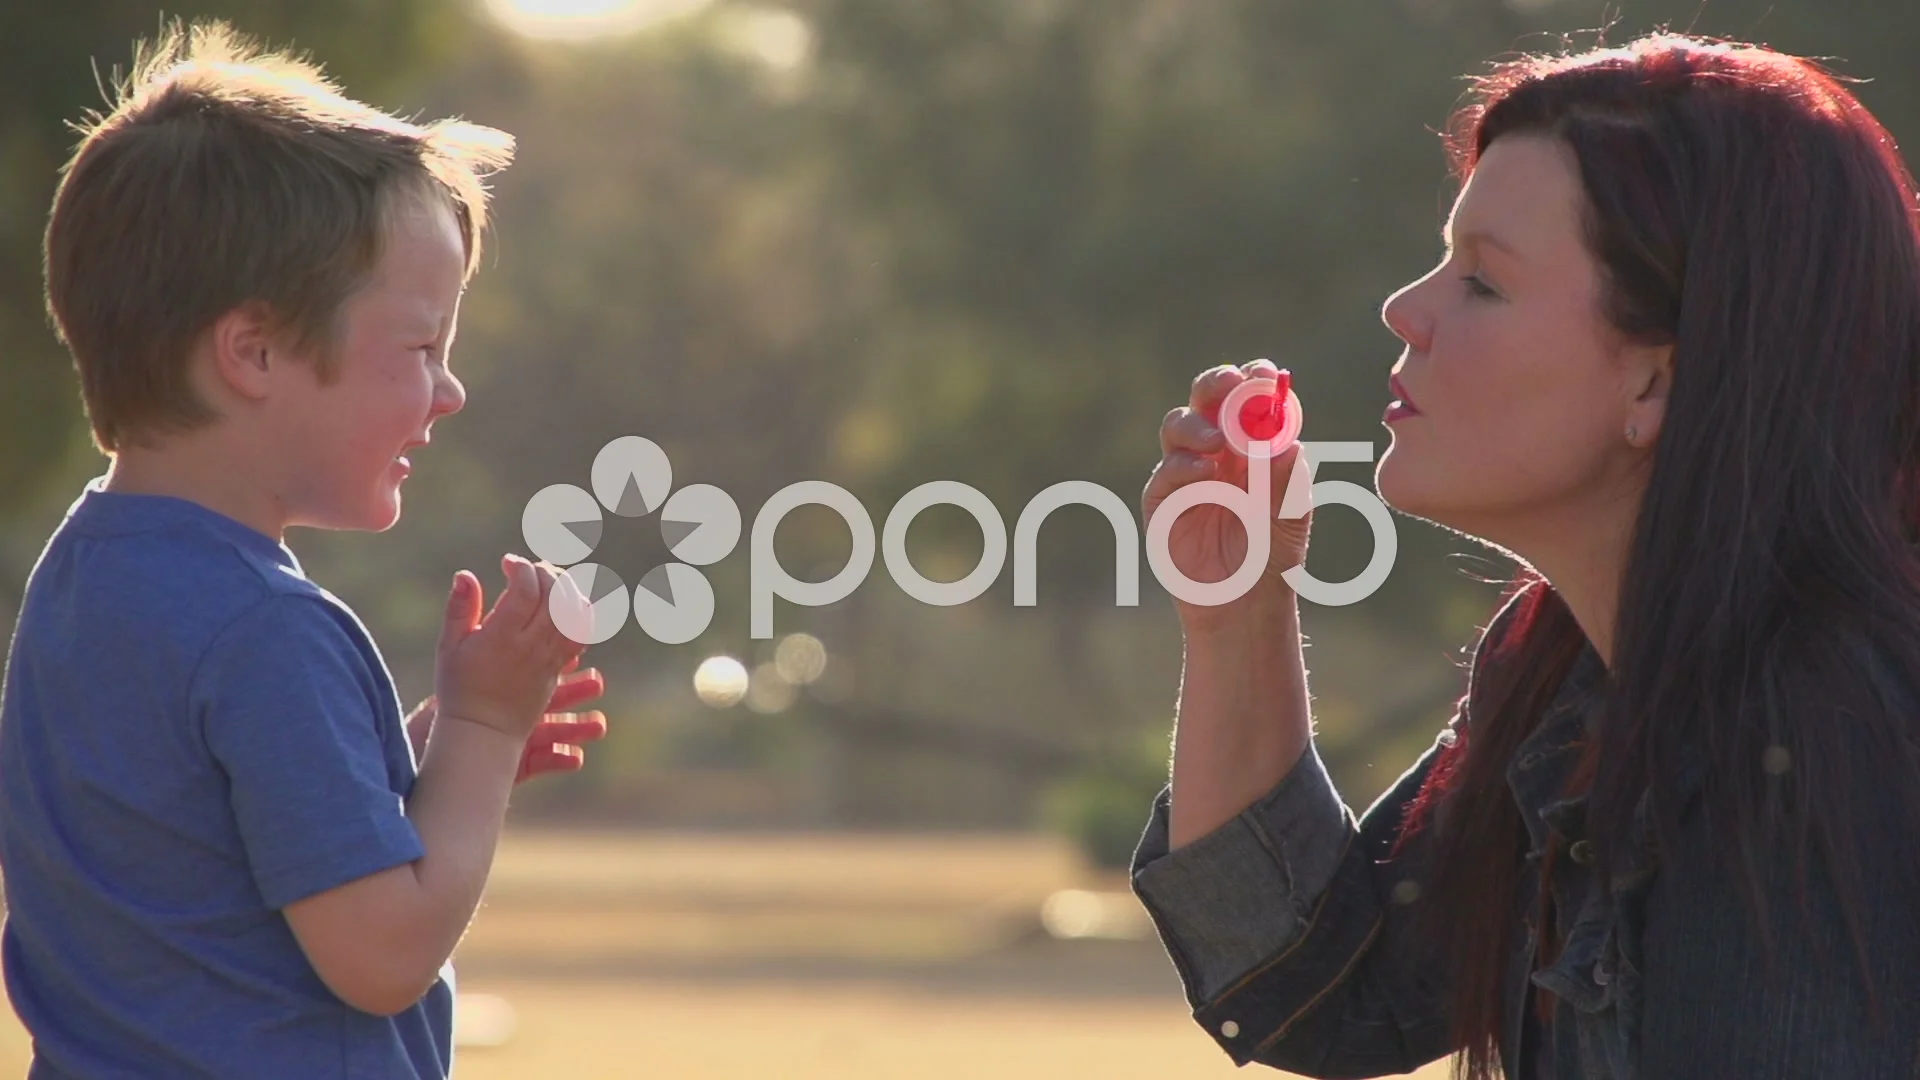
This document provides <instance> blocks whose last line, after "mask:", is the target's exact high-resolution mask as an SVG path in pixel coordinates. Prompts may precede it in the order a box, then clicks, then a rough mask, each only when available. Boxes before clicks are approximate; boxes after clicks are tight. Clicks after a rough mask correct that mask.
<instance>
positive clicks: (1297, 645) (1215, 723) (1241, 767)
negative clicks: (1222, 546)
mask: <svg viewBox="0 0 1920 1080" xmlns="http://www.w3.org/2000/svg"><path fill="white" fill-rule="evenodd" d="M1245 599H1246V600H1247V601H1254V600H1255V598H1254V597H1252V596H1249V597H1247V598H1245ZM1311 738H1312V710H1311V707H1310V705H1309V703H1308V699H1307V671H1306V661H1305V658H1304V656H1303V655H1302V653H1301V641H1300V607H1299V601H1298V598H1297V597H1296V596H1295V595H1294V594H1293V593H1292V592H1291V591H1290V590H1288V591H1285V592H1284V593H1283V594H1277V595H1276V594H1273V593H1269V594H1267V596H1266V597H1262V598H1260V600H1259V601H1257V602H1255V603H1253V604H1250V605H1249V606H1248V607H1247V608H1246V609H1245V610H1244V613H1236V615H1235V616H1234V617H1233V618H1230V619H1220V620H1213V621H1209V622H1207V623H1206V624H1204V625H1202V626H1199V627H1195V626H1192V625H1189V626H1188V627H1187V633H1186V660H1185V667H1184V669H1183V671H1182V674H1181V680H1180V702H1179V707H1178V712H1177V716H1176V720H1175V725H1174V738H1173V792H1172V799H1171V805H1170V814H1169V820H1168V843H1169V845H1170V847H1172V848H1179V847H1182V846H1184V845H1186V844H1188V843H1191V842H1192V841H1194V840H1197V839H1199V838H1200V837H1202V836H1205V835H1207V834H1208V833H1210V832H1212V831H1213V830H1215V829H1217V828H1219V827H1220V826H1221V825H1223V824H1225V823H1226V822H1228V821H1230V820H1232V819H1233V817H1234V816H1235V815H1237V814H1239V813H1240V812H1241V811H1242V810H1245V809H1246V808H1247V807H1248V806H1250V805H1252V804H1253V802H1254V800H1255V799H1258V798H1259V797H1260V796H1262V795H1264V794H1266V793H1267V792H1268V791H1270V790H1272V788H1273V786H1274V785H1275V784H1278V783H1279V782H1280V781H1281V779H1282V778H1284V777H1285V776H1286V775H1287V773H1288V772H1289V771H1290V770H1291V769H1292V768H1293V767H1294V765H1295V764H1296V763H1297V762H1298V761H1299V760H1300V756H1301V754H1303V753H1305V751H1306V748H1307V744H1308V741H1309V740H1310V739H1311Z"/></svg>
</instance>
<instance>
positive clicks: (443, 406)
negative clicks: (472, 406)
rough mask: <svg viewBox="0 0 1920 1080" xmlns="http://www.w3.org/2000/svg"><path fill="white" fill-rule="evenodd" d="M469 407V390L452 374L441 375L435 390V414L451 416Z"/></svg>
mask: <svg viewBox="0 0 1920 1080" xmlns="http://www.w3.org/2000/svg"><path fill="white" fill-rule="evenodd" d="M466 407H467V388H466V386H465V385H463V384H462V383H461V382H460V379H459V378H458V377H457V376H455V375H453V374H452V373H451V372H448V373H446V374H443V375H441V377H440V381H439V383H438V384H436V385H435V386H434V388H433V414H434V415H435V416H451V415H453V414H454V413H457V412H459V411H460V410H461V409H464V408H466Z"/></svg>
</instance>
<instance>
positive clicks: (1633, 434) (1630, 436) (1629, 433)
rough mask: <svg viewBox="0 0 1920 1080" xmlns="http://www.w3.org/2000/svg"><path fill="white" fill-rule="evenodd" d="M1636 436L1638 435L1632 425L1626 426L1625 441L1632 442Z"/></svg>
mask: <svg viewBox="0 0 1920 1080" xmlns="http://www.w3.org/2000/svg"><path fill="white" fill-rule="evenodd" d="M1637 435H1639V432H1637V431H1635V430H1634V428H1633V425H1632V424H1628V425H1627V441H1628V442H1632V441H1633V440H1634V438H1635V437H1636V436H1637Z"/></svg>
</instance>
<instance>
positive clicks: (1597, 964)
mask: <svg viewBox="0 0 1920 1080" xmlns="http://www.w3.org/2000/svg"><path fill="white" fill-rule="evenodd" d="M1612 981H1613V972H1611V971H1608V970H1607V962H1606V961H1605V960H1596V961H1594V964H1593V983H1594V985H1595V986H1605V985H1607V984H1608V983H1610V982H1612Z"/></svg>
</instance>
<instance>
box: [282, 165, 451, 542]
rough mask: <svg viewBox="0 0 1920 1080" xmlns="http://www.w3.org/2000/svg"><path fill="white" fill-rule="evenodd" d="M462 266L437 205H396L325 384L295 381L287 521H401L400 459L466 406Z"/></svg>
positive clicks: (343, 317) (344, 318) (344, 322)
mask: <svg viewBox="0 0 1920 1080" xmlns="http://www.w3.org/2000/svg"><path fill="white" fill-rule="evenodd" d="M465 263H466V255H465V249H464V247H463V246H462V244H461V241H460V232H459V228H458V226H457V225H456V224H455V221H454V217H453V212H452V211H451V210H450V209H449V208H447V207H446V206H445V205H444V204H442V203H440V202H439V201H438V200H424V199H423V200H419V201H418V202H416V203H413V204H409V205H403V208H402V209H400V210H398V211H397V212H396V213H395V215H394V221H393V224H392V225H391V226H390V227H389V228H388V232H387V237H386V246H385V250H384V251H383V252H382V254H381V258H380V262H379V264H378V265H377V266H375V267H374V270H373V273H372V274H371V275H370V277H369V280H368V282H367V284H366V285H364V286H363V287H362V288H361V289H360V290H359V291H358V292H356V293H355V294H354V295H352V296H351V297H349V298H348V299H347V301H346V303H345V304H344V305H343V306H342V308H341V311H340V318H339V323H338V326H339V333H338V336H337V338H336V344H335V348H336V355H335V358H334V372H335V378H334V380H333V382H331V383H329V384H327V385H324V386H323V385H321V384H320V381H319V379H318V378H317V375H316V377H314V378H312V379H310V380H306V381H304V382H301V383H300V385H299V389H298V391H297V394H296V398H297V400H295V401H293V402H292V403H291V405H292V408H291V409H289V410H288V419H289V421H290V426H291V427H292V430H291V431H289V432H288V434H289V435H290V436H291V438H290V442H289V446H290V448H291V450H292V453H293V461H292V465H293V469H292V475H291V477H290V478H289V481H290V485H289V489H288V494H289V505H288V506H287V508H286V509H287V511H288V518H289V520H288V524H293V525H310V526H317V527H320V528H329V529H363V530H370V531H375V532H378V531H381V530H384V529H387V528H391V527H392V526H393V524H394V523H395V522H397V521H399V520H400V485H401V483H402V482H403V481H404V480H405V479H406V477H407V473H408V472H409V471H410V466H409V464H408V463H407V462H406V461H405V460H404V455H405V454H406V452H407V451H408V450H410V449H412V448H414V447H416V446H420V445H423V444H425V443H426V441H427V439H428V429H429V428H430V427H431V426H432V424H433V422H434V421H435V420H438V419H439V418H440V417H442V416H446V415H448V414H450V413H454V412H458V411H459V410H460V408H461V406H463V405H465V404H466V398H467V395H466V390H465V389H464V388H463V387H462V386H461V385H460V381H459V380H458V379H456V378H454V377H453V374H452V373H451V372H450V371H449V370H448V369H447V354H448V351H449V350H450V349H451V348H452V345H453V335H454V327H455V323H456V321H457V319H458V314H459V308H460V293H461V289H462V286H463V277H464V270H465Z"/></svg>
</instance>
